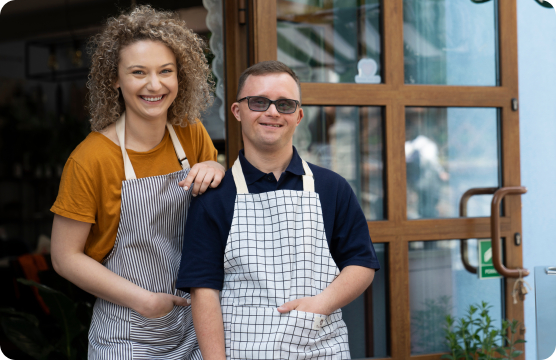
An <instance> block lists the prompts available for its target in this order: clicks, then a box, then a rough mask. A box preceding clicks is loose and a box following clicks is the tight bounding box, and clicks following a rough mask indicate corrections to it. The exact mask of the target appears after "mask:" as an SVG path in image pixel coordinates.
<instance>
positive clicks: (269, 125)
mask: <svg viewBox="0 0 556 360" xmlns="http://www.w3.org/2000/svg"><path fill="white" fill-rule="evenodd" d="M263 125H264V126H272V127H280V125H271V124H263Z"/></svg>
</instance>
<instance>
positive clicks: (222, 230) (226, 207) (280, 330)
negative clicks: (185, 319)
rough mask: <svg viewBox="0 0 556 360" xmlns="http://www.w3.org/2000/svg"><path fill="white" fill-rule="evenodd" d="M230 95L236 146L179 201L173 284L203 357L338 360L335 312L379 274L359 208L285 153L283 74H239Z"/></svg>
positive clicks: (289, 89)
mask: <svg viewBox="0 0 556 360" xmlns="http://www.w3.org/2000/svg"><path fill="white" fill-rule="evenodd" d="M237 95H238V97H237V99H238V100H237V102H235V103H234V104H233V105H232V112H233V113H234V116H235V117H236V119H237V120H238V121H240V122H241V127H242V133H243V141H244V145H245V148H244V150H242V151H241V152H240V154H239V157H238V159H237V160H236V162H235V164H234V166H233V167H232V169H230V170H228V172H227V173H226V176H225V177H224V180H223V181H222V183H221V184H220V187H219V188H217V189H214V190H211V191H209V192H207V193H206V194H204V195H202V196H201V197H198V198H197V199H195V201H194V202H193V204H192V205H191V208H190V211H189V218H188V220H187V225H186V229H185V241H184V249H183V255H182V262H181V267H180V272H179V276H178V282H177V287H178V288H181V289H183V290H185V291H189V292H191V298H192V305H191V306H192V312H193V322H194V324H195V331H196V333H197V337H198V340H199V346H200V348H201V352H202V355H203V358H204V359H205V360H211V359H225V358H228V359H290V358H296V359H297V358H303V359H311V358H314V359H317V358H318V359H325V358H327V359H349V358H350V354H349V346H348V340H347V329H346V326H345V323H344V322H343V320H342V315H341V310H340V308H341V307H343V306H345V305H347V304H349V303H350V302H351V301H353V300H354V299H355V298H356V297H358V296H359V295H360V294H361V293H362V292H363V291H364V290H365V289H366V288H367V287H368V286H369V285H370V284H371V282H372V280H373V277H374V272H375V269H379V267H380V266H379V264H378V261H377V259H376V255H375V252H374V249H373V246H372V243H371V239H370V237H369V232H368V228H367V222H366V220H365V217H364V215H363V212H362V210H361V207H360V206H359V204H358V203H357V199H356V198H355V194H354V193H353V191H352V190H351V187H350V186H349V184H348V183H347V182H346V181H345V180H344V179H343V178H342V177H341V176H339V175H337V174H335V173H334V172H332V171H330V170H326V169H323V168H320V167H318V166H315V165H311V164H307V163H305V162H304V161H303V160H302V159H301V158H300V157H299V155H298V154H297V151H296V150H295V148H294V147H293V146H292V138H293V134H294V131H295V128H296V127H297V125H299V123H300V122H301V120H302V119H303V109H301V107H300V105H301V90H300V87H299V80H298V78H297V76H296V75H295V73H294V72H293V71H292V70H291V69H290V68H288V67H287V66H286V65H284V64H282V63H280V62H278V61H266V62H262V63H259V64H256V65H254V66H252V67H250V68H249V69H247V70H245V72H244V73H243V74H242V75H241V77H240V80H239V86H238V94H237ZM340 270H341V271H340ZM220 291H221V295H220Z"/></svg>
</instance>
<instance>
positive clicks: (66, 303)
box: [0, 279, 92, 360]
mask: <svg viewBox="0 0 556 360" xmlns="http://www.w3.org/2000/svg"><path fill="white" fill-rule="evenodd" d="M18 282H20V283H22V284H25V285H28V286H34V287H36V288H37V289H38V290H39V293H40V295H41V297H42V298H43V300H44V302H45V303H46V305H47V306H48V308H49V309H50V315H49V318H52V319H51V320H52V321H45V322H42V323H41V321H39V319H38V318H37V316H35V315H33V314H29V313H26V312H21V311H16V310H14V309H0V324H1V326H2V330H3V331H4V333H5V335H6V337H7V338H8V339H9V340H10V341H11V342H12V343H14V344H15V345H16V346H17V347H18V348H19V349H21V350H22V351H23V352H25V353H26V354H28V355H29V356H31V357H33V358H34V359H38V360H49V359H71V360H77V359H86V358H87V332H88V329H89V323H90V319H91V315H92V308H91V306H90V304H89V303H88V302H83V301H74V300H72V299H70V298H69V297H68V296H66V295H65V294H64V293H62V292H60V291H58V290H54V289H52V288H50V287H48V286H45V285H42V284H38V283H36V282H34V281H30V280H25V279H18Z"/></svg>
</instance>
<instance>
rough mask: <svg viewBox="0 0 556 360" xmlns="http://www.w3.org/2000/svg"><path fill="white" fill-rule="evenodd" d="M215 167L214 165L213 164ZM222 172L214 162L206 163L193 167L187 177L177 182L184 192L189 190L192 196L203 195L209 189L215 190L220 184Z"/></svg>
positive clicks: (222, 176) (220, 167) (219, 166)
mask: <svg viewBox="0 0 556 360" xmlns="http://www.w3.org/2000/svg"><path fill="white" fill-rule="evenodd" d="M212 163H214V164H216V165H214V164H212ZM223 178H224V170H223V169H222V166H221V165H220V164H218V163H216V162H214V161H206V162H203V163H198V164H195V165H193V167H192V168H191V170H190V171H189V174H188V175H187V177H186V178H185V179H184V180H182V181H180V182H179V185H180V186H181V187H183V188H184V190H189V188H191V194H192V195H193V196H197V195H202V194H204V193H205V192H206V191H207V189H208V188H209V187H211V188H215V187H217V186H218V185H220V183H221V182H222V179H223Z"/></svg>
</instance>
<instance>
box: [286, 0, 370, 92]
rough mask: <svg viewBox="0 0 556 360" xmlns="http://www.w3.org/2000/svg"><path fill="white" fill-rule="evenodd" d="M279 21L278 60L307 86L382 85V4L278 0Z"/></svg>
mask: <svg viewBox="0 0 556 360" xmlns="http://www.w3.org/2000/svg"><path fill="white" fill-rule="evenodd" d="M277 16H278V29H277V30H278V60H280V61H282V62H283V63H285V64H287V65H288V66H290V67H291V68H292V69H293V70H294V71H295V72H296V74H297V75H298V76H299V79H300V80H301V81H302V82H330V83H353V82H363V83H379V82H380V71H381V70H380V68H381V66H380V53H381V49H380V42H381V40H380V0H289V1H288V0H278V1H277ZM356 77H357V79H356Z"/></svg>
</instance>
